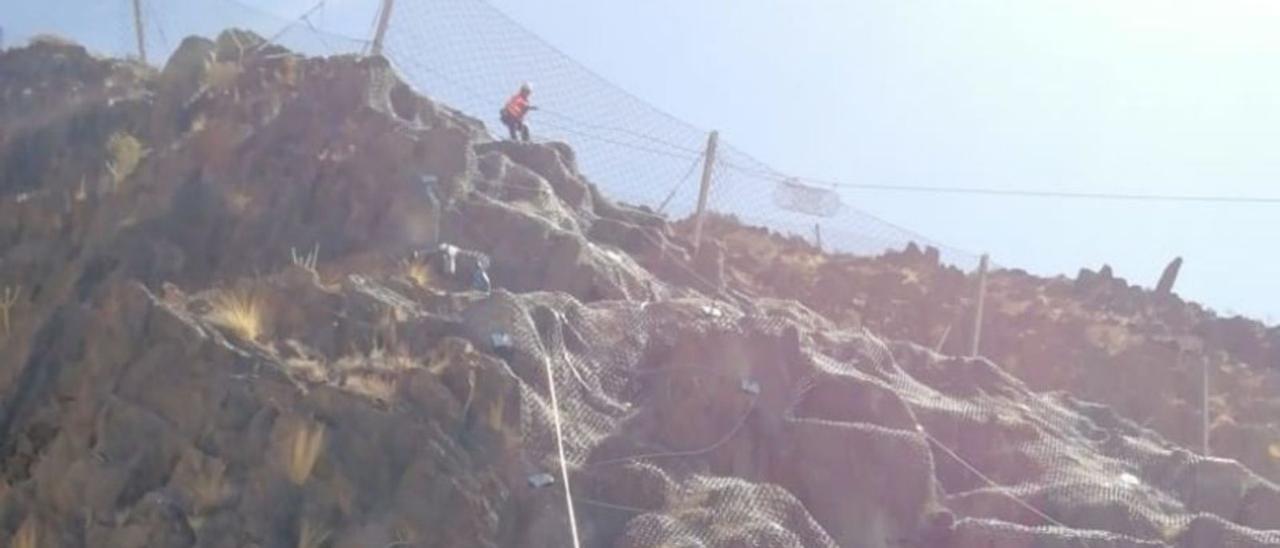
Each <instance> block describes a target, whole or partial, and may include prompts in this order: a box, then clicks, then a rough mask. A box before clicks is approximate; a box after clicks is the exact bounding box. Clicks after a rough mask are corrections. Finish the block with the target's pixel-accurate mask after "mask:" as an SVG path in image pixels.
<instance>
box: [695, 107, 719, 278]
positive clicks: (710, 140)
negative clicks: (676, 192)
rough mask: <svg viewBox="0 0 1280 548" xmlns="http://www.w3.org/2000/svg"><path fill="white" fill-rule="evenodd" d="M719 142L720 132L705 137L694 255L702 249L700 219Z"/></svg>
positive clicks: (705, 208)
mask: <svg viewBox="0 0 1280 548" xmlns="http://www.w3.org/2000/svg"><path fill="white" fill-rule="evenodd" d="M719 141H720V132H718V131H712V132H711V135H709V136H707V154H706V159H705V160H703V164H702V187H701V188H699V189H698V212H697V214H696V216H695V217H694V219H693V252H694V254H695V255H696V254H697V253H698V249H700V248H701V247H702V218H703V217H704V216H705V215H706V210H707V192H708V191H710V190H711V169H712V167H713V166H715V164H716V143H718V142H719Z"/></svg>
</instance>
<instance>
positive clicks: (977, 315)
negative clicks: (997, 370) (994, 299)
mask: <svg viewBox="0 0 1280 548" xmlns="http://www.w3.org/2000/svg"><path fill="white" fill-rule="evenodd" d="M987 261H988V258H987V255H986V254H985V253H983V254H982V260H981V261H979V262H978V303H977V306H975V307H974V309H973V342H972V343H971V344H970V345H969V355H970V356H972V357H974V358H976V357H978V343H979V342H980V341H981V340H982V307H983V305H984V304H985V301H986V299H987Z"/></svg>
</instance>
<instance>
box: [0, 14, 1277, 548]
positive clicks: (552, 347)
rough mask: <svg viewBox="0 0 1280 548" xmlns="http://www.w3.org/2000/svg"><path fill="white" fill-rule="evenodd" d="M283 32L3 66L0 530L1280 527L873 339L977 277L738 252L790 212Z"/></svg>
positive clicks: (1224, 487)
mask: <svg viewBox="0 0 1280 548" xmlns="http://www.w3.org/2000/svg"><path fill="white" fill-rule="evenodd" d="M260 40H261V39H260V38H258V37H255V36H253V35H251V34H247V33H242V32H229V33H227V34H224V35H223V36H221V37H219V38H218V39H217V40H214V41H210V40H204V39H197V38H193V39H188V40H186V41H184V42H183V45H182V47H181V48H180V49H179V51H178V53H177V54H175V56H174V58H173V59H171V60H170V62H169V63H168V64H167V65H166V67H165V68H164V70H162V71H159V72H155V71H151V70H148V69H144V68H140V67H136V66H133V65H128V64H124V63H121V62H117V61H110V60H103V59H96V58H93V57H91V56H89V55H88V54H87V53H86V52H84V50H83V49H81V48H79V47H77V46H73V45H66V44H61V45H60V44H48V43H44V44H40V45H36V46H32V47H28V48H19V49H15V50H8V51H6V52H5V53H3V54H0V122H3V123H2V124H0V128H3V129H2V130H0V132H2V133H0V297H4V300H3V301H0V302H2V303H8V304H5V308H4V311H5V312H6V313H7V314H6V316H5V317H6V318H7V319H8V320H9V321H7V322H5V323H4V324H2V325H0V329H2V331H0V477H2V478H3V484H2V488H0V543H3V544H4V545H6V546H28V545H35V546H42V547H43V546H162V547H170V546H171V547H194V546H199V547H223V546H227V547H231V546H235V547H240V546H262V547H277V546H281V547H283V546H291V547H292V546H309V547H319V546H329V547H335V548H338V547H351V548H365V547H369V546H431V547H446V546H449V547H452V546H494V547H499V546H503V547H505V546H522V547H525V546H527V547H535V548H536V547H548V548H551V547H556V548H558V547H563V546H568V545H570V544H571V535H570V526H571V525H570V524H571V522H572V523H576V525H577V529H576V532H577V534H578V537H579V538H580V540H581V541H582V543H583V545H584V546H593V547H596V546H599V547H608V546H617V547H640V546H777V547H783V546H787V547H790V546H813V547H835V546H858V547H884V548H889V547H898V546H942V547H946V546H955V547H970V546H974V547H977V546H984V547H1002V548H1003V547H1011V548H1012V547H1019V548H1020V547H1026V546H1054V545H1064V546H1099V547H1101V546H1144V547H1145V546H1220V545H1221V546H1227V545H1230V546H1244V547H1250V546H1274V545H1276V543H1277V542H1280V541H1278V540H1277V534H1276V533H1275V532H1274V531H1270V530H1272V529H1276V528H1280V523H1277V521H1276V516H1277V515H1280V514H1278V513H1277V512H1273V511H1272V509H1273V508H1275V507H1276V504H1277V501H1280V490H1277V488H1276V486H1275V485H1274V484H1273V483H1271V482H1269V481H1267V480H1266V479H1263V478H1262V477H1259V476H1258V475H1257V474H1255V473H1254V472H1253V471H1251V468H1252V466H1250V467H1245V466H1241V465H1240V464H1239V463H1236V462H1235V461H1229V460H1221V459H1205V458H1201V457H1197V456H1194V455H1192V454H1191V453H1189V452H1187V451H1185V450H1182V449H1179V448H1177V447H1176V446H1174V445H1173V444H1171V443H1169V442H1168V441H1166V439H1165V438H1163V437H1161V436H1160V435H1159V434H1157V433H1156V432H1153V431H1152V430H1148V429H1147V428H1145V427H1142V426H1139V425H1137V424H1135V423H1134V422H1131V421H1130V420H1129V419H1127V418H1125V417H1124V413H1117V412H1116V411H1113V410H1112V408H1109V407H1106V406H1102V405H1098V404H1093V403H1088V402H1086V401H1082V400H1079V399H1076V398H1074V397H1072V396H1069V395H1066V394H1062V393H1055V394H1048V395H1046V394H1039V393H1036V392H1034V391H1032V390H1031V389H1030V388H1029V387H1028V385H1024V384H1023V382H1022V381H1020V380H1018V379H1016V378H1015V377H1014V376H1011V375H1010V374H1008V373H1006V372H1005V370H1004V369H1002V368H1001V367H1000V366H998V365H997V363H998V362H995V363H993V362H990V361H986V360H981V359H962V358H953V357H947V356H945V355H943V354H938V353H935V352H933V351H930V350H928V349H926V348H924V347H922V346H918V345H916V344H913V343H909V342H895V341H893V340H884V339H881V338H879V337H878V336H877V335H875V334H873V333H872V332H870V331H867V330H864V329H855V328H854V327H855V326H861V325H870V326H873V327H874V328H875V329H876V330H878V331H882V332H884V333H889V334H891V335H893V336H895V337H899V336H901V337H902V338H907V339H910V338H914V336H915V333H916V332H915V331H912V330H913V329H916V327H917V326H919V325H921V324H924V325H926V326H931V325H932V324H931V322H936V321H940V320H939V318H949V317H950V316H951V314H952V313H954V312H955V310H957V309H959V308H960V305H959V304H954V305H952V306H951V307H950V308H943V309H941V310H925V309H922V308H919V307H913V306H910V305H911V303H916V302H918V301H919V300H921V299H930V298H935V297H939V296H945V295H954V294H956V293H958V292H961V291H962V290H963V287H964V277H963V275H962V274H961V273H959V272H957V271H953V270H948V269H946V268H945V267H943V266H941V265H939V264H938V261H937V253H936V251H932V252H931V251H928V250H925V251H921V250H919V249H915V250H912V251H911V252H909V253H906V254H903V255H902V256H900V257H895V258H892V259H891V260H890V261H889V262H891V263H892V264H893V265H895V268H897V269H898V270H884V271H878V270H875V269H870V268H869V267H868V270H867V271H868V272H872V273H873V279H874V282H875V284H878V285H877V286H876V287H891V288H895V287H896V288H899V289H901V290H894V291H884V292H873V293H872V294H869V295H868V294H866V293H865V291H864V290H863V289H860V288H858V287H856V286H853V285H851V284H849V283H847V281H846V280H845V278H843V276H844V275H845V274H846V273H847V271H848V269H849V268H862V267H860V266H858V265H859V264H861V263H858V262H856V261H848V262H838V261H839V260H833V261H832V262H830V263H827V264H825V265H824V266H820V267H819V269H820V272H819V273H818V275H816V276H812V277H809V276H808V275H807V274H806V273H805V272H804V271H802V270H799V269H798V265H803V264H810V265H811V264H815V263H812V262H806V261H811V260H812V257H806V256H804V255H803V254H801V253H796V254H791V255H788V256H786V257H783V258H782V260H779V261H775V262H773V263H772V266H769V267H768V268H769V269H770V270H768V273H767V274H761V273H759V272H749V271H747V270H746V269H744V266H743V264H744V263H743V260H744V259H743V255H742V250H741V249H740V245H741V244H742V242H743V241H751V238H756V239H758V240H759V241H768V238H767V235H763V234H755V233H753V234H751V236H750V238H747V239H746V240H737V241H735V240H734V239H733V238H730V237H726V235H725V234H723V233H717V230H718V229H717V228H715V226H717V225H715V224H713V225H712V227H713V228H712V231H711V234H712V235H713V237H714V238H718V240H717V239H712V240H708V242H707V243H705V244H704V247H703V248H702V249H701V250H700V252H699V253H697V254H694V253H693V250H692V249H691V248H690V246H689V245H688V244H687V243H686V242H685V241H684V240H683V239H682V238H680V237H679V235H678V234H679V231H678V230H677V228H676V227H673V226H672V225H670V224H668V223H667V222H666V221H665V220H664V219H662V218H660V217H656V216H654V215H652V214H651V213H648V212H646V211H642V210H637V209H632V208H629V207H626V206H622V205H618V204H614V203H612V202H610V201H609V200H608V198H607V197H606V196H605V195H604V194H603V193H601V191H600V189H599V188H598V187H596V186H595V185H593V184H592V183H591V182H590V181H589V180H588V179H587V177H586V176H584V175H583V174H582V173H580V172H579V171H578V168H577V166H576V163H575V161H574V157H573V152H572V150H571V149H570V148H569V147H568V146H566V145H563V144H525V143H493V142H488V141H486V138H485V137H484V135H485V134H484V132H483V131H482V130H481V128H480V127H479V125H478V122H476V121H475V120H472V119H469V118H467V117H465V116H463V115H461V114H460V113H457V112H454V111H452V110H451V109H449V108H447V107H445V106H443V105H438V104H435V103H433V102H431V101H430V100H428V99H426V98H423V97H419V96H417V95H415V94H413V93H412V92H411V91H410V90H409V88H408V87H407V86H405V85H404V84H403V83H402V82H400V81H399V80H398V79H397V78H396V76H395V75H394V74H393V73H392V72H391V71H390V69H389V67H388V66H387V64H386V63H385V62H383V61H382V60H380V59H370V58H356V57H335V58H329V59H305V58H301V57H297V56H293V55H292V54H289V53H288V52H285V51H283V50H279V49H276V48H273V47H272V46H263V47H262V48H259V47H258V46H259V45H260ZM255 51H256V52H267V53H269V55H267V54H261V55H259V54H255V53H253V52H255ZM27 89H30V90H33V91H31V92H29V93H28V92H27V91H26V90H27ZM442 244H444V245H443V246H442ZM441 249H450V250H453V251H450V252H449V253H447V255H449V256H450V257H452V258H453V259H451V260H449V261H443V260H441V256H442V255H441V254H440V252H439V250H441ZM840 260H843V259H840ZM479 272H483V273H484V275H485V277H486V278H485V279H486V281H487V282H488V283H486V284H476V283H474V280H475V279H476V277H477V273H479ZM761 276H778V277H782V278H780V279H786V280H791V281H794V282H795V283H796V284H797V285H794V286H785V287H787V288H788V291H793V290H794V289H795V288H802V287H809V286H807V285H804V284H812V286H813V288H814V289H813V290H814V291H815V293H812V294H805V293H803V292H799V293H796V292H793V293H787V292H785V291H776V292H773V293H770V292H767V291H763V290H764V289H767V287H766V286H764V285H761V284H759V283H758V281H759V279H761V278H760V277H761ZM998 279H999V278H997V280H998ZM1107 283H1112V282H1111V281H1108V282H1107ZM994 286H995V288H996V292H997V294H998V293H999V291H1000V290H1001V288H1002V287H1003V286H1002V285H1001V282H999V281H997V282H996V283H995V284H994ZM4 288H9V291H3V289H4ZM1086 289H1087V288H1086ZM1111 290H1112V289H1107V291H1111ZM1009 291H1011V290H1009ZM6 295H8V296H12V298H10V297H8V296H6ZM818 295H822V296H830V297H838V298H830V299H827V300H824V301H821V302H817V301H814V300H813V298H812V297H814V296H818ZM774 297H782V298H774ZM787 298H795V299H799V300H801V301H806V302H810V306H808V307H806V306H805V305H803V304H800V303H798V302H796V301H795V300H788V299H787ZM858 299H862V304H859V305H857V306H844V304H848V301H850V300H855V301H856V300H858ZM842 303H843V304H842ZM895 310H899V311H902V313H901V314H894V313H893V311H895ZM997 332H998V329H997ZM904 333H905V334H906V335H903V334H904ZM1236 333H1237V332H1236V331H1232V330H1230V329H1227V330H1225V331H1223V332H1221V333H1219V334H1218V335H1216V336H1217V337H1219V339H1220V340H1227V339H1230V338H1232V337H1236V336H1238V335H1237V334H1236ZM907 335H909V336H907ZM930 335H933V333H930ZM1089 336H1090V337H1093V339H1091V340H1098V341H1109V340H1113V339H1114V337H1113V336H1112V334H1110V333H1109V332H1106V331H1097V332H1094V333H1093V334H1092V335H1089ZM1108 337H1112V338H1110V339H1109V338H1108ZM1246 339H1248V338H1247V337H1246ZM1248 340H1251V339H1248ZM943 348H944V349H945V348H947V347H946V346H945V345H944V346H943ZM1120 351H1121V352H1131V353H1133V354H1132V355H1133V356H1134V359H1138V358H1139V356H1144V355H1146V354H1143V353H1142V352H1139V349H1138V348H1135V347H1133V346H1132V345H1128V346H1124V345H1122V346H1121V347H1120ZM1157 356H1163V355H1157ZM1150 359H1154V358H1150ZM1018 365H1019V366H1020V367H1021V366H1022V364H1018ZM1015 370H1017V369H1015ZM553 389H554V392H553ZM553 393H554V395H553ZM1237 420H1240V422H1233V423H1227V422H1223V423H1222V424H1221V425H1220V426H1219V427H1218V428H1219V429H1220V431H1221V432H1222V434H1221V436H1220V439H1223V440H1227V439H1231V440H1234V441H1232V443H1237V444H1240V445H1241V447H1245V446H1248V444H1250V443H1254V441H1255V440H1256V439H1258V438H1257V435H1256V434H1254V433H1252V431H1251V430H1248V429H1249V428H1255V427H1256V425H1257V424H1258V422H1260V421H1256V420H1253V419H1248V418H1246V417H1245V416H1238V417H1237ZM557 432H559V433H560V435H559V436H557ZM1223 443H1225V442H1223ZM1249 447H1252V446H1249ZM1240 450H1241V451H1245V450H1246V449H1240ZM561 455H563V460H562V459H561ZM562 462H563V465H564V469H563V472H562V469H561V463H562ZM562 473H563V474H567V477H568V479H569V484H568V485H564V484H563V480H564V477H563V476H562ZM566 490H571V491H572V493H573V501H574V505H573V508H574V519H572V520H571V519H570V514H569V512H568V507H567V506H566V502H565V498H566V497H565V492H566ZM1046 524H1050V525H1058V526H1060V527H1057V528H1045V527H1043V526H1044V525H1046ZM23 543H33V544H23Z"/></svg>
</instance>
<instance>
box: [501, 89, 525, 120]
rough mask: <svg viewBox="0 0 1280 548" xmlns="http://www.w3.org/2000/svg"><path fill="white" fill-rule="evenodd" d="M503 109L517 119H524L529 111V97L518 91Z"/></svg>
mask: <svg viewBox="0 0 1280 548" xmlns="http://www.w3.org/2000/svg"><path fill="white" fill-rule="evenodd" d="M503 110H505V111H507V114H510V115H511V117H512V118H515V119H516V120H524V115H525V113H527V112H529V99H528V98H526V97H525V96H524V95H521V94H519V93H516V94H515V95H513V96H512V97H511V99H510V100H508V101H507V106H506V107H505V108H504V109H503Z"/></svg>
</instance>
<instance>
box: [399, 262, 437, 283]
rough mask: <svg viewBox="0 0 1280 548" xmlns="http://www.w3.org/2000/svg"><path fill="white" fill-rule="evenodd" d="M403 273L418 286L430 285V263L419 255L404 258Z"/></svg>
mask: <svg viewBox="0 0 1280 548" xmlns="http://www.w3.org/2000/svg"><path fill="white" fill-rule="evenodd" d="M404 275H405V277H407V278H409V280H410V281H412V282H413V283H415V284H417V285H418V287H431V283H432V281H433V280H432V274H431V264H430V263H428V262H427V261H426V260H425V259H422V258H421V257H413V258H410V259H405V260H404Z"/></svg>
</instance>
